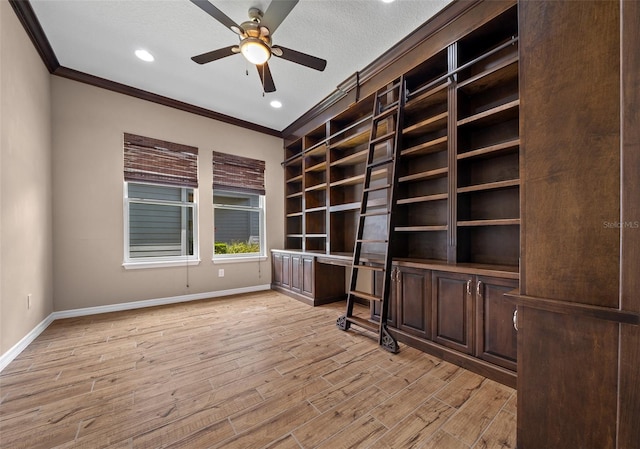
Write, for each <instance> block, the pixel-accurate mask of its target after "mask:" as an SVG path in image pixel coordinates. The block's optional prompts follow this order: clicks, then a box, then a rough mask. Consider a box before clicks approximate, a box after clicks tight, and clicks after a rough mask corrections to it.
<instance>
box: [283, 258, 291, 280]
mask: <svg viewBox="0 0 640 449" xmlns="http://www.w3.org/2000/svg"><path fill="white" fill-rule="evenodd" d="M282 286H283V287H286V288H291V255H290V254H283V255H282Z"/></svg>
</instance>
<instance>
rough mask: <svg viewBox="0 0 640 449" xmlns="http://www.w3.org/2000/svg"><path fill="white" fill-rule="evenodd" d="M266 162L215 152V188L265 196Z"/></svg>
mask: <svg viewBox="0 0 640 449" xmlns="http://www.w3.org/2000/svg"><path fill="white" fill-rule="evenodd" d="M264 168H265V163H264V161H260V160H257V159H251V158H248V157H242V156H235V155H233V154H227V153H220V152H217V151H214V152H213V188H214V189H221V190H230V191H233V192H245V193H256V194H258V195H264V194H265V189H264Z"/></svg>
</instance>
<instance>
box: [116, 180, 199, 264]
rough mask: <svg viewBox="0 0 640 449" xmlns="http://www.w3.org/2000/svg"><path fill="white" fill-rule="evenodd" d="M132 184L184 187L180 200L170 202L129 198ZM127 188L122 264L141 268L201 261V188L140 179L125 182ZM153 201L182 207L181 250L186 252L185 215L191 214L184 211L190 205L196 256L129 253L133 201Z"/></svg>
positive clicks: (151, 202) (124, 187) (124, 202)
mask: <svg viewBox="0 0 640 449" xmlns="http://www.w3.org/2000/svg"><path fill="white" fill-rule="evenodd" d="M129 184H141V185H149V186H155V187H168V188H173V189H180V190H181V201H180V202H177V201H168V200H158V199H144V198H131V197H129ZM123 190H124V201H123V205H124V214H123V217H124V239H123V241H124V252H123V254H124V257H123V259H124V262H123V263H122V265H123V267H124V268H125V269H139V268H158V267H178V266H193V265H198V264H199V263H200V241H199V239H198V234H199V233H198V202H199V201H198V189H197V188H193V187H186V186H176V185H170V184H159V183H146V182H138V181H124V185H123ZM187 190H192V191H193V202H188V201H187V200H186V195H187ZM132 203H134V204H154V205H160V206H173V207H180V208H181V221H182V227H181V239H180V240H181V249H182V251H183V252H184V251H186V250H187V248H186V246H187V241H188V236H187V228H186V226H185V225H186V223H185V221H184V220H186V217H187V216H188V214H186V213H185V211H186V210H187V209H186V208H191V210H192V217H193V230H192V232H193V255H188V254H184V255H180V256H154V257H133V258H132V257H131V254H130V249H131V246H130V214H129V210H130V207H129V206H130V204H132Z"/></svg>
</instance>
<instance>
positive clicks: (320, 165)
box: [304, 161, 327, 173]
mask: <svg viewBox="0 0 640 449" xmlns="http://www.w3.org/2000/svg"><path fill="white" fill-rule="evenodd" d="M326 169H327V161H322V162H318V163H317V164H315V165H312V166H311V167H307V168H305V169H304V171H305V173H308V172H319V171H325V170H326Z"/></svg>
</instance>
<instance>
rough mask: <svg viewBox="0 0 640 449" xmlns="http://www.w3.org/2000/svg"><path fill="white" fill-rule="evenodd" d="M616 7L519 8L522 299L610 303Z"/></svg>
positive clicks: (614, 256)
mask: <svg viewBox="0 0 640 449" xmlns="http://www.w3.org/2000/svg"><path fill="white" fill-rule="evenodd" d="M619 8H620V6H619V4H618V2H607V1H593V2H580V4H579V7H578V5H577V4H575V3H572V2H557V1H527V2H520V3H519V21H520V74H521V77H520V92H521V97H522V99H521V103H520V105H521V111H520V112H521V117H524V120H522V121H521V131H522V156H523V158H524V184H525V186H526V188H525V190H524V194H523V197H524V201H523V209H524V219H525V220H526V232H525V233H524V236H523V237H524V246H525V247H526V253H524V254H523V257H524V259H523V270H524V272H525V273H524V276H525V279H526V283H525V284H524V293H525V294H528V295H532V296H542V297H547V298H555V299H560V300H565V301H566V300H569V301H575V302H580V303H586V304H594V305H601V306H608V307H617V306H618V288H619V283H618V279H619V275H618V266H619V243H620V232H619V229H617V228H615V227H609V226H607V225H606V224H607V223H611V222H617V221H619V217H620V194H619V189H620V175H619V168H620V152H619V148H620V139H619V130H620V114H619V102H620V89H619V80H620V61H619V54H620V49H619V35H620V33H619V29H618V26H619V20H620V13H619ZM560 43H561V45H560ZM586 74H588V76H585V75H586Z"/></svg>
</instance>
